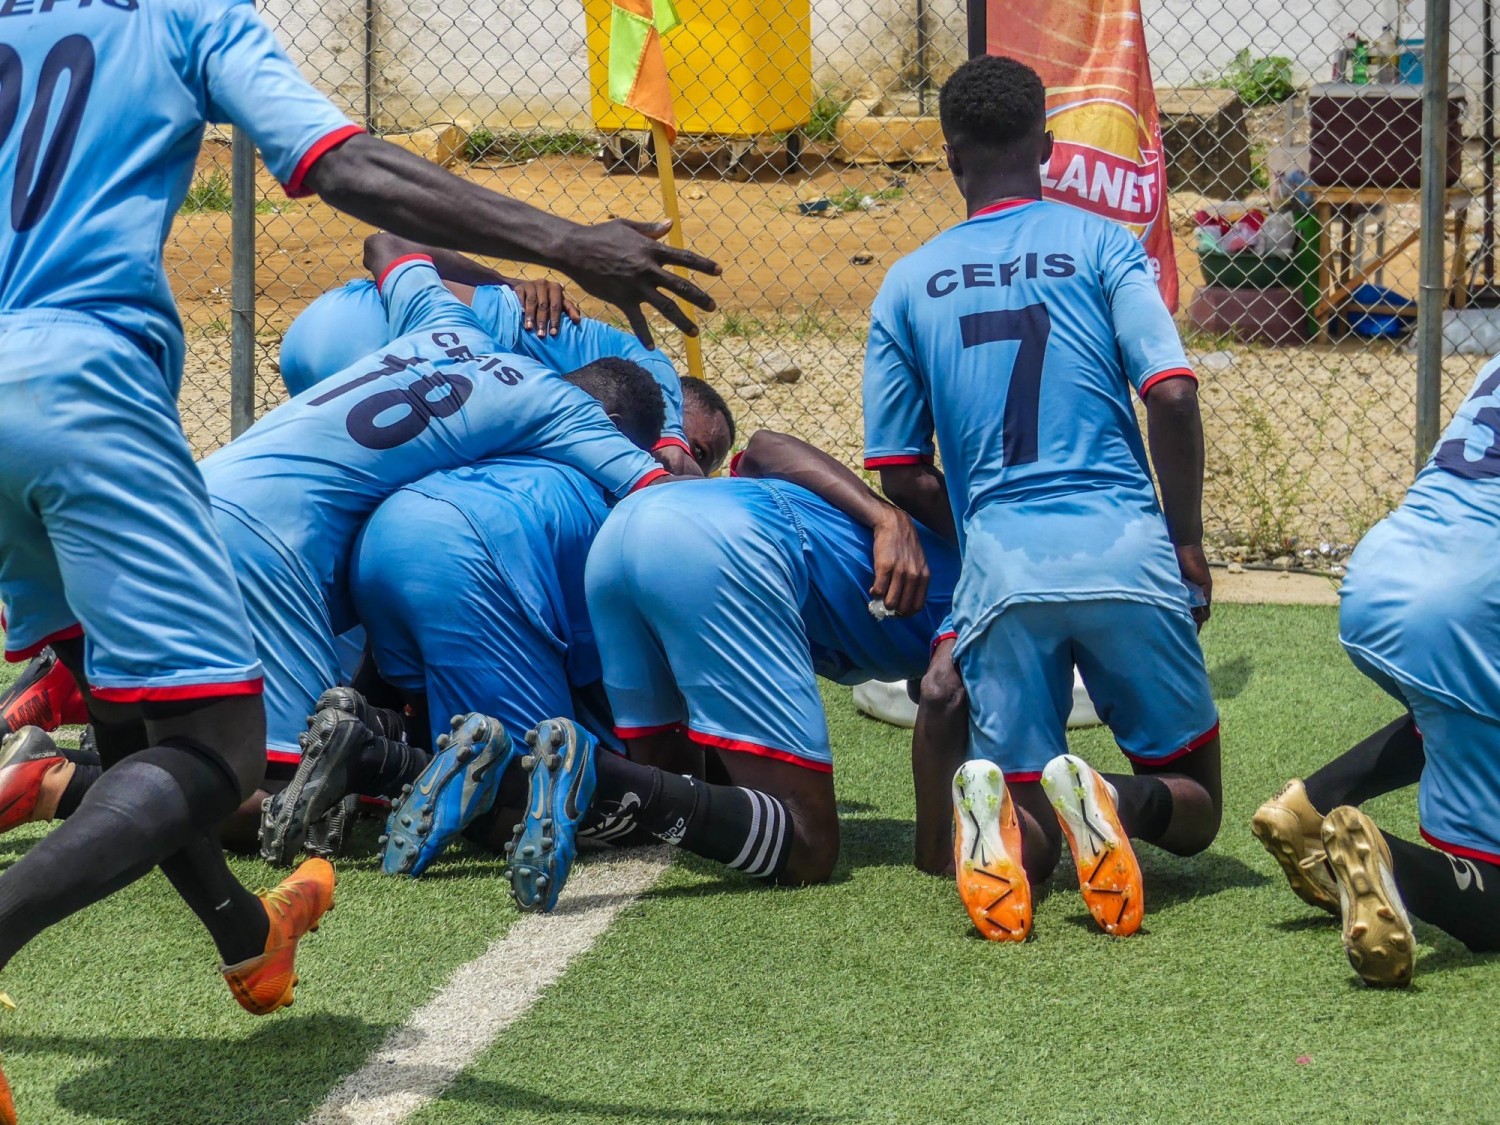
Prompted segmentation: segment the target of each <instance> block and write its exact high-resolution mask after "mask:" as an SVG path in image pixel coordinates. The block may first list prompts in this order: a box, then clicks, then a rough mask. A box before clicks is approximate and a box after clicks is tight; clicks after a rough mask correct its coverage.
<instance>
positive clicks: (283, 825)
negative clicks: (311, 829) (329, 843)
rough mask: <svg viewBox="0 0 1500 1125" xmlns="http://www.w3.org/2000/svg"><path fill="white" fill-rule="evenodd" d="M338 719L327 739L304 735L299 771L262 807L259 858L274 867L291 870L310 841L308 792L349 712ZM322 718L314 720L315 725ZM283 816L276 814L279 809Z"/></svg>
mask: <svg viewBox="0 0 1500 1125" xmlns="http://www.w3.org/2000/svg"><path fill="white" fill-rule="evenodd" d="M335 714H336V715H338V716H339V718H337V719H334V720H333V726H332V728H331V729H330V730H329V731H328V734H327V736H326V737H324V738H319V739H313V738H308V737H307V736H306V735H304V736H303V737H302V738H301V739H299V742H300V743H301V746H302V759H301V761H299V762H298V763H297V772H296V773H294V774H292V780H291V781H289V782H288V783H287V786H286V788H285V789H283V790H282V791H281V792H280V793H278V794H274V795H273V796H270V797H267V798H266V799H265V800H264V801H262V802H261V806H260V857H261V859H263V860H265V861H266V862H267V863H269V864H271V865H272V866H273V867H291V866H292V861H293V860H294V859H295V858H296V857H297V853H299V852H300V851H302V849H303V846H304V845H305V844H306V842H307V828H308V825H309V824H311V823H312V822H313V820H314V819H316V818H314V817H313V816H312V795H311V794H310V793H309V792H308V789H309V786H311V784H312V782H313V780H314V779H315V778H316V776H317V774H318V772H319V769H320V767H321V766H322V764H323V762H324V760H325V759H326V758H327V756H328V753H329V751H330V750H332V749H333V742H334V738H335V736H336V735H337V733H338V724H339V722H340V721H341V720H343V719H348V718H350V716H349V715H348V714H347V712H344V711H337V712H335ZM320 717H321V713H320V714H319V715H315V716H314V717H313V721H314V722H316V721H317V720H318V718H320ZM278 805H279V807H280V810H281V811H280V815H277V812H276V810H277V807H278Z"/></svg>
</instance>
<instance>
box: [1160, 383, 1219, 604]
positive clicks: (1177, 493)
mask: <svg viewBox="0 0 1500 1125" xmlns="http://www.w3.org/2000/svg"><path fill="white" fill-rule="evenodd" d="M1146 437H1147V440H1148V442H1149V443H1150V446H1151V464H1152V465H1153V466H1154V467H1155V469H1156V480H1157V484H1158V485H1159V487H1160V488H1161V507H1162V514H1163V515H1165V516H1166V520H1167V534H1168V535H1170V536H1171V538H1172V546H1173V547H1174V548H1175V549H1176V551H1177V568H1178V570H1180V571H1181V572H1182V578H1183V581H1184V582H1192V583H1195V584H1196V585H1198V586H1200V587H1202V589H1203V596H1204V597H1205V598H1207V599H1208V601H1209V604H1208V605H1203V606H1196V607H1194V609H1193V620H1194V621H1196V622H1197V623H1198V626H1199V627H1200V628H1201V627H1202V626H1203V623H1204V622H1205V621H1207V620H1208V617H1209V611H1210V608H1211V606H1212V602H1213V584H1214V580H1213V575H1212V573H1210V571H1209V569H1208V559H1207V558H1205V557H1204V554H1203V419H1202V417H1201V415H1200V414H1199V412H1198V383H1197V380H1195V379H1190V378H1187V377H1186V376H1182V377H1180V378H1175V379H1165V380H1163V381H1162V382H1160V383H1158V384H1156V386H1154V387H1152V388H1151V389H1150V391H1148V392H1147V394H1146Z"/></svg>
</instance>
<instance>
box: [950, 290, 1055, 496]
mask: <svg viewBox="0 0 1500 1125" xmlns="http://www.w3.org/2000/svg"><path fill="white" fill-rule="evenodd" d="M958 327H959V331H960V332H961V333H962V336H963V344H964V347H965V348H977V347H979V346H980V345H981V344H998V343H1002V342H1005V341H1009V340H1016V341H1019V343H1020V345H1021V346H1020V347H1019V348H1017V349H1016V361H1015V363H1014V365H1013V366H1012V367H1011V371H1010V388H1009V389H1008V390H1007V391H1006V393H1005V416H1004V419H1003V422H1004V431H1003V434H1002V441H1003V451H1004V452H1003V456H1004V463H1005V465H1006V467H1010V466H1014V465H1030V464H1032V463H1034V462H1035V461H1036V459H1037V430H1038V428H1039V426H1040V424H1041V410H1042V361H1043V360H1044V359H1045V358H1046V356H1047V337H1048V336H1050V335H1051V334H1052V317H1051V316H1050V315H1049V314H1048V312H1047V306H1046V305H1044V304H1041V303H1040V302H1038V303H1037V304H1035V305H1027V306H1026V307H1025V308H1021V309H999V310H996V311H995V312H982V313H970V314H969V315H968V316H961V317H959V318H958Z"/></svg>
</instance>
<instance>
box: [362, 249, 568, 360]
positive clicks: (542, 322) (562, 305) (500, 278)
mask: <svg viewBox="0 0 1500 1125" xmlns="http://www.w3.org/2000/svg"><path fill="white" fill-rule="evenodd" d="M393 238H396V236H395V235H392V234H388V233H387V232H385V231H381V232H379V233H377V234H372V235H370V237H369V238H366V239H365V266H366V268H367V269H370V273H371V275H372V276H374V277H379V276H380V274H381V271H382V270H383V269H384V268H385V267H386V266H387V265H389V264H390V263H391V262H392V261H394V260H395V258H399V257H401V256H402V255H405V254H426V255H427V256H428V257H429V258H431V259H432V265H433V268H434V269H436V270H437V272H438V276H439V277H441V278H442V279H443V280H444V281H446V282H449V283H450V284H449V286H448V288H450V289H452V290H453V292H454V294H455V295H456V296H457V297H458V298H459V299H460V300H461V301H463V302H464V304H466V305H472V304H473V303H474V290H475V289H476V288H478V287H479V286H481V285H505V286H509V287H510V288H511V289H513V290H515V294H516V297H517V298H519V300H520V302H521V314H522V317H523V326H524V327H525V329H526V330H527V331H528V332H530V331H532V330H535V332H536V334H537V335H538V336H546V335H548V334H549V333H550V334H551V335H553V336H556V335H557V330H558V327H559V326H560V325H561V324H562V318H563V316H564V315H566V316H567V318H568V319H569V320H571V321H572V322H573V323H574V324H577V323H578V322H579V321H580V320H582V319H583V314H582V313H581V312H580V311H579V308H578V306H577V305H576V304H574V303H573V299H572V298H571V297H569V296H567V295H566V294H565V293H564V292H563V287H562V286H561V285H559V284H558V283H557V282H555V281H527V280H525V279H524V278H519V277H506V276H505V275H504V274H503V273H500V272H499V271H498V270H492V269H490V267H489V266H486V265H484V264H482V263H480V262H476V261H475V260H474V259H473V258H470V257H469V256H467V255H466V254H460V253H458V251H456V250H443V249H440V248H439V247H436V246H424V245H422V244H421V243H420V242H412V241H411V240H410V239H400V240H399V245H400V246H401V247H402V249H401V251H400V253H398V254H395V255H394V256H393V257H391V258H385V257H380V256H377V257H373V258H372V255H371V251H370V239H393ZM372 261H375V262H378V263H379V266H378V268H374V267H372V266H371V262H372Z"/></svg>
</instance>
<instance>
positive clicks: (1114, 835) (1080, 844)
mask: <svg viewBox="0 0 1500 1125" xmlns="http://www.w3.org/2000/svg"><path fill="white" fill-rule="evenodd" d="M1103 784H1104V782H1103V779H1101V778H1099V776H1098V774H1096V773H1095V772H1094V770H1093V769H1092V767H1090V766H1089V765H1088V764H1087V763H1086V762H1084V761H1083V760H1082V759H1081V758H1075V757H1074V756H1073V755H1071V754H1064V755H1062V756H1061V757H1059V758H1054V759H1053V760H1052V761H1051V762H1049V763H1047V768H1046V769H1044V770H1043V771H1042V789H1043V790H1045V791H1046V794H1047V799H1048V800H1049V801H1051V803H1052V808H1053V809H1054V810H1055V811H1056V813H1057V819H1058V822H1059V823H1060V824H1061V825H1062V830H1063V834H1064V835H1065V836H1067V838H1068V848H1069V849H1070V850H1071V851H1072V853H1073V864H1074V866H1075V867H1076V868H1077V869H1078V889H1079V891H1080V892H1081V893H1082V894H1083V901H1084V904H1085V905H1086V906H1087V907H1088V908H1089V913H1090V914H1092V915H1093V916H1094V921H1095V922H1097V923H1098V924H1099V928H1100V929H1102V930H1103V931H1104V932H1105V933H1107V934H1110V935H1113V936H1115V937H1127V936H1129V935H1130V934H1133V933H1135V932H1136V931H1137V930H1139V929H1140V928H1141V921H1142V919H1144V917H1145V914H1146V906H1145V883H1144V881H1143V879H1142V878H1141V865H1140V862H1139V861H1138V860H1137V859H1136V856H1135V849H1134V848H1132V847H1131V846H1130V837H1128V836H1127V835H1126V834H1125V829H1124V827H1123V826H1122V825H1121V824H1120V818H1119V814H1118V813H1117V812H1116V811H1115V807H1114V805H1113V803H1112V802H1110V800H1109V798H1108V794H1107V793H1100V792H1098V791H1096V789H1095V786H1096V785H1098V786H1099V787H1100V788H1102V787H1103Z"/></svg>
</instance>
